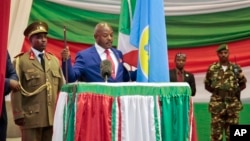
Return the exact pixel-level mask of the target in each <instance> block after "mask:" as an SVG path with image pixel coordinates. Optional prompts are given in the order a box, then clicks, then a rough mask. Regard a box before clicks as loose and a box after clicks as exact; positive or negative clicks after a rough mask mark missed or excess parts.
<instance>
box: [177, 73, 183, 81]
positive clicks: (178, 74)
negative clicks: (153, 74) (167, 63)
mask: <svg viewBox="0 0 250 141" xmlns="http://www.w3.org/2000/svg"><path fill="white" fill-rule="evenodd" d="M177 81H178V82H183V75H182V73H181V72H180V71H178V72H177Z"/></svg>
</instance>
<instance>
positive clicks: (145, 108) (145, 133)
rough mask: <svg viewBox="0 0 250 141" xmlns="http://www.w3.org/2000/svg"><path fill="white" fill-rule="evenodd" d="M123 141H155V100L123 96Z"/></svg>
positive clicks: (144, 97)
mask: <svg viewBox="0 0 250 141" xmlns="http://www.w3.org/2000/svg"><path fill="white" fill-rule="evenodd" d="M120 103H121V107H120V108H121V121H122V124H121V126H122V127H121V140H122V141H155V140H156V138H155V137H156V134H155V122H154V98H153V97H152V96H136V95H134V96H121V97H120Z"/></svg>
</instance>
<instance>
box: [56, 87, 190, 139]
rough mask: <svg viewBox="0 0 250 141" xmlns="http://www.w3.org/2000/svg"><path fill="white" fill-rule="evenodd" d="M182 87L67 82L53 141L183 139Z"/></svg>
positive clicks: (186, 126) (185, 109)
mask: <svg viewBox="0 0 250 141" xmlns="http://www.w3.org/2000/svg"><path fill="white" fill-rule="evenodd" d="M190 95H191V90H190V87H189V85H188V84H187V83H179V82H173V83H172V82H171V83H137V82H131V83H71V84H67V85H64V86H63V87H62V89H61V92H60V94H59V97H58V101H57V106H56V111H55V117H54V131H53V139H52V140H53V141H160V140H162V141H173V140H175V141H187V140H189V139H190V111H192V110H190V109H191V108H192V107H191V106H190Z"/></svg>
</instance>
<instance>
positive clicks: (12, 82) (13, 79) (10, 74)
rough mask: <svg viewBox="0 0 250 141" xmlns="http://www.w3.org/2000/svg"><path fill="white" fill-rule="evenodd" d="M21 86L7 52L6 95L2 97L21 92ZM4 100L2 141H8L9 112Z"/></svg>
mask: <svg viewBox="0 0 250 141" xmlns="http://www.w3.org/2000/svg"><path fill="white" fill-rule="evenodd" d="M19 89H20V86H19V83H18V77H17V74H16V71H15V68H14V66H13V65H12V63H11V59H10V55H9V53H8V52H7V59H6V72H5V80H4V94H3V95H1V96H3V97H4V98H5V96H6V95H8V94H9V93H10V91H11V90H19ZM4 98H3V105H2V113H1V114H0V141H6V134H7V123H8V118H7V112H6V106H5V100H4Z"/></svg>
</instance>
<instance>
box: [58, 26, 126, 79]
mask: <svg viewBox="0 0 250 141" xmlns="http://www.w3.org/2000/svg"><path fill="white" fill-rule="evenodd" d="M94 38H95V41H96V42H95V44H94V45H93V46H91V47H90V48H88V49H86V50H83V51H80V52H78V53H77V55H76V59H75V64H74V66H73V65H72V64H71V58H70V51H69V48H68V47H66V48H65V49H63V50H62V52H61V55H62V59H63V60H64V61H63V62H62V69H63V73H64V76H65V78H66V79H68V82H75V81H77V80H78V81H84V82H104V81H105V80H104V78H103V77H102V75H101V70H100V65H101V62H102V61H103V60H106V59H107V60H109V58H110V59H111V60H109V61H110V62H111V66H112V74H111V77H109V78H108V82H126V81H129V80H130V76H131V75H130V74H129V72H128V71H127V70H126V69H125V67H124V66H123V63H124V62H123V55H122V52H121V51H119V50H117V49H115V48H112V43H113V30H112V28H111V27H110V25H108V24H107V23H98V24H97V25H96V27H95V31H94Z"/></svg>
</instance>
